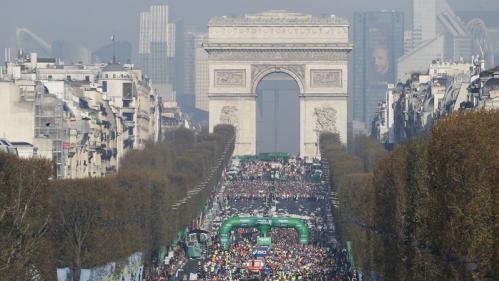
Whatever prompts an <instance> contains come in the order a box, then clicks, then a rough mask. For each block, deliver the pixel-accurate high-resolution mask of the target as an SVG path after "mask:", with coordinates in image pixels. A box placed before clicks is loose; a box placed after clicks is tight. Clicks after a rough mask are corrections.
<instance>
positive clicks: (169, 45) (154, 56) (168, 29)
mask: <svg viewBox="0 0 499 281" xmlns="http://www.w3.org/2000/svg"><path fill="white" fill-rule="evenodd" d="M139 60H140V63H139V64H140V66H141V67H142V69H143V70H144V73H145V74H146V75H147V76H148V77H149V78H151V80H152V83H153V87H154V88H156V89H157V90H158V93H159V95H160V96H161V97H162V98H163V100H164V101H175V99H176V97H175V89H174V86H173V83H174V81H175V71H174V68H175V24H174V23H170V22H169V16H168V6H151V7H150V11H148V12H142V13H140V34H139Z"/></svg>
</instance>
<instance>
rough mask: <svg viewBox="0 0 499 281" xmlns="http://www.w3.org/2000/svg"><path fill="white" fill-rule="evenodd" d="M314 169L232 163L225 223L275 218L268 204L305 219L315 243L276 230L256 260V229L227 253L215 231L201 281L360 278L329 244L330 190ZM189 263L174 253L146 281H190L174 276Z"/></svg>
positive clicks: (297, 164)
mask: <svg viewBox="0 0 499 281" xmlns="http://www.w3.org/2000/svg"><path fill="white" fill-rule="evenodd" d="M314 169H315V168H313V167H312V165H310V163H306V162H305V161H303V160H301V159H291V160H290V161H279V162H265V161H240V162H237V163H236V165H234V164H233V165H232V167H231V168H230V170H227V171H226V174H225V175H224V180H223V185H224V186H225V189H224V192H223V194H222V196H221V197H222V198H223V201H224V202H225V204H224V211H223V219H226V218H228V217H230V216H235V215H241V214H242V213H245V212H246V211H248V210H251V211H254V212H255V213H254V214H256V215H262V214H263V215H269V216H272V215H273V214H270V213H268V211H269V210H268V205H269V204H268V202H272V203H273V204H274V206H277V207H274V212H275V209H282V212H284V214H285V215H288V216H292V215H300V216H301V218H304V219H305V220H306V222H307V224H308V226H309V228H310V243H309V244H306V245H305V244H300V243H299V242H298V237H297V233H296V231H295V230H294V229H272V230H271V231H270V232H269V234H270V237H271V241H272V243H271V245H270V246H268V247H265V249H264V252H265V254H264V255H260V256H257V255H256V254H255V253H257V252H258V251H257V250H261V249H262V247H261V246H257V236H258V235H259V233H258V230H257V229H251V228H246V229H238V230H236V231H234V232H233V236H234V239H233V242H232V243H231V245H230V248H229V249H228V250H224V249H223V247H222V245H221V244H220V243H219V239H218V235H217V232H216V230H215V231H214V232H213V233H212V245H211V248H210V252H209V254H208V255H207V259H206V260H203V261H202V262H200V267H199V272H198V273H197V279H196V280H205V281H209V280H213V281H215V280H218V281H222V280H224V281H225V280H268V281H274V280H275V281H281V280H290V281H293V280H320V281H323V280H332V281H353V280H360V279H359V277H358V276H357V273H356V272H355V271H354V270H353V268H351V265H350V263H349V262H348V259H347V252H346V250H345V249H343V248H341V247H339V246H338V245H336V244H332V243H329V241H331V240H329V239H328V234H327V233H330V232H329V231H326V230H328V227H329V226H328V224H327V223H326V219H325V218H326V215H327V212H326V210H325V207H324V206H325V205H326V202H327V200H328V190H327V188H328V187H327V186H326V185H324V184H322V183H321V182H317V181H315V182H313V181H312V180H311V175H312V173H314ZM229 172H230V173H229ZM265 208H267V209H266V213H263V212H264V211H263V210H264V209H265ZM329 212H330V211H329ZM281 214H282V213H281ZM184 260H185V257H184V256H182V255H181V254H179V253H177V252H175V257H173V258H172V260H170V261H169V264H168V265H166V266H162V267H161V269H156V271H155V272H153V274H152V275H149V276H150V277H149V278H148V279H146V280H151V281H157V280H188V279H176V277H175V274H174V273H175V271H176V269H177V268H178V267H179V265H180V264H182V262H183V261H184ZM255 261H258V262H260V263H261V266H262V267H261V268H259V269H258V270H255V269H254V268H251V266H250V263H253V265H254V263H255Z"/></svg>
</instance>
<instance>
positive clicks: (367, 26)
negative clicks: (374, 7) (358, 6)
mask: <svg viewBox="0 0 499 281" xmlns="http://www.w3.org/2000/svg"><path fill="white" fill-rule="evenodd" d="M353 41H354V46H355V47H354V49H353V61H352V82H353V83H352V93H351V97H350V102H351V103H352V108H351V110H352V115H351V118H353V121H354V123H355V124H357V126H359V124H360V126H363V127H364V129H365V132H366V133H368V132H370V128H369V126H370V125H369V124H371V120H372V118H373V116H374V113H375V111H376V108H377V106H378V102H380V101H381V100H383V98H384V96H385V92H386V89H387V83H394V82H395V78H396V73H397V72H396V62H397V58H399V57H400V56H402V55H403V53H404V15H403V13H402V12H395V11H376V12H359V13H355V14H354V21H353ZM356 131H358V130H356Z"/></svg>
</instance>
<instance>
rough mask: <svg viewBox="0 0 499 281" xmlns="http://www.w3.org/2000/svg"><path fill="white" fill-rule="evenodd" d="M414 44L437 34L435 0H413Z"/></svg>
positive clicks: (432, 37)
mask: <svg viewBox="0 0 499 281" xmlns="http://www.w3.org/2000/svg"><path fill="white" fill-rule="evenodd" d="M412 5H413V7H412V8H413V10H412V11H413V15H412V25H413V35H412V36H413V40H414V45H416V46H417V45H419V44H421V43H422V42H425V41H428V40H431V39H434V38H435V37H436V36H437V16H436V13H437V11H436V10H437V0H413V2H412Z"/></svg>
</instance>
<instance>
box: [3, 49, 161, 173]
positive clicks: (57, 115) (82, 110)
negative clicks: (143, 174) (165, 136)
mask: <svg viewBox="0 0 499 281" xmlns="http://www.w3.org/2000/svg"><path fill="white" fill-rule="evenodd" d="M55 61H56V60H54V59H43V58H38V57H37V55H36V54H30V55H29V56H20V57H18V58H17V60H15V61H12V62H11V61H9V62H7V63H6V66H5V68H4V69H3V70H2V73H1V74H0V95H1V98H2V100H3V101H4V102H2V103H1V104H0V111H1V112H2V113H4V118H2V119H1V120H0V135H1V136H3V137H5V138H8V139H9V140H11V141H12V143H21V144H22V143H28V144H32V145H33V146H34V147H35V148H36V151H37V157H43V158H47V159H50V160H51V161H52V163H53V165H54V173H55V177H56V178H81V177H89V176H90V177H98V176H104V175H107V174H110V173H113V172H115V171H116V170H118V169H119V161H120V159H121V157H122V156H123V155H124V153H125V152H126V151H127V150H130V149H141V148H143V147H144V144H145V142H146V141H148V140H151V141H156V140H158V139H159V134H160V124H159V121H160V104H159V98H158V96H157V94H156V92H155V90H154V89H153V87H152V85H151V83H150V80H148V79H146V78H145V77H144V76H143V75H142V72H141V70H139V69H135V68H134V67H133V65H120V64H118V63H116V62H113V63H110V64H107V65H106V64H100V65H81V64H80V65H63V64H59V63H56V62H55ZM24 148H27V149H28V148H29V147H28V146H26V145H24Z"/></svg>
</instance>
